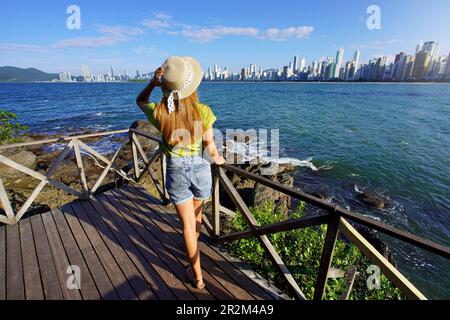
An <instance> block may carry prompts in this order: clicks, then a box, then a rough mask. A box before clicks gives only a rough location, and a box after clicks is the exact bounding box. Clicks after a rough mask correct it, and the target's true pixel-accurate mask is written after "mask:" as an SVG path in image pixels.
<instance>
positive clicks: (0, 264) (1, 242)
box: [0, 226, 6, 300]
mask: <svg viewBox="0 0 450 320" xmlns="http://www.w3.org/2000/svg"><path fill="white" fill-rule="evenodd" d="M0 300H6V227H5V226H0Z"/></svg>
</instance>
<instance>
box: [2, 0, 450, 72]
mask: <svg viewBox="0 0 450 320" xmlns="http://www.w3.org/2000/svg"><path fill="white" fill-rule="evenodd" d="M72 4H74V5H78V6H79V7H80V9H81V29H80V30H69V29H67V27H66V20H67V18H68V17H69V14H67V13H66V9H67V7H68V6H69V5H72ZM372 4H375V5H378V6H379V7H380V9H381V29H380V30H369V29H368V28H367V26H366V20H367V18H368V16H369V15H368V14H367V12H366V10H367V8H368V6H369V5H372ZM0 9H1V10H0V30H2V31H1V33H0V66H3V65H13V66H18V67H37V68H39V69H42V70H44V71H47V72H59V71H69V72H72V73H73V74H80V73H81V65H82V64H88V65H89V66H90V69H91V71H92V72H94V73H100V72H101V73H104V72H107V71H108V70H109V66H110V65H113V66H114V67H115V69H116V70H117V71H118V72H123V70H124V69H125V68H126V69H128V72H129V73H130V74H134V73H135V71H136V70H137V69H139V70H140V71H141V73H143V72H148V71H152V70H153V69H154V68H155V67H156V66H158V65H159V64H161V62H162V61H163V60H164V59H165V57H166V56H168V55H190V56H194V57H196V58H197V59H198V60H200V62H201V63H202V65H203V67H204V69H206V68H207V67H208V66H211V65H212V64H214V63H217V64H218V65H219V66H227V67H228V68H229V69H231V70H232V71H238V70H239V69H240V68H241V67H243V66H248V65H249V64H250V63H255V64H257V65H258V66H261V67H263V68H269V67H282V66H283V65H286V64H287V63H288V62H289V61H290V60H292V57H293V55H294V54H295V55H299V56H301V57H305V58H306V59H307V63H310V62H311V61H312V60H316V59H319V58H320V57H322V56H335V54H336V50H337V49H339V47H344V48H345V56H346V58H347V59H350V58H351V57H352V55H353V52H354V51H355V50H356V49H359V50H360V51H361V56H362V59H363V60H368V59H370V58H372V57H374V56H378V55H393V54H395V53H397V52H399V51H405V52H408V53H413V52H414V50H415V46H416V44H417V42H418V41H420V40H434V41H438V42H440V43H441V51H440V53H441V54H448V52H449V51H450V38H449V36H448V32H449V30H450V19H448V14H449V12H450V1H448V0H429V1H423V0H370V1H366V0H345V1H337V0H335V1H331V0H306V1H301V0H296V1H294V0H292V1H287V0H278V1H263V0H261V1H254V0H250V1H249V0H246V1H243V0H239V1H237V0H227V1H212V0H209V1H204V0H200V1H173V0H164V1H154V0H145V1H144V0H142V1H141V0H136V1H134V0H129V1H120V2H119V1H84V0H82V1H80V0H72V1H65V0H58V1H44V0H43V1H20V0H15V1H11V0H2V2H1V4H0Z"/></svg>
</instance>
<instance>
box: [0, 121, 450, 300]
mask: <svg viewBox="0 0 450 320" xmlns="http://www.w3.org/2000/svg"><path fill="white" fill-rule="evenodd" d="M123 133H126V136H125V137H124V138H123V140H122V141H121V143H120V145H119V147H118V149H117V150H116V151H115V153H114V154H113V156H112V157H111V159H107V158H106V157H105V156H103V155H101V154H99V153H98V152H96V151H95V150H94V149H92V148H91V147H89V146H88V145H86V144H85V143H83V142H82V141H81V140H82V139H86V138H93V137H98V136H107V135H113V134H123ZM138 136H141V137H144V138H147V139H151V140H153V141H155V142H157V143H159V144H161V142H162V141H161V138H160V137H159V136H153V135H150V134H147V133H143V132H140V131H138V130H135V129H126V130H118V131H109V132H102V133H95V134H89V135H78V136H71V137H63V138H59V139H47V140H41V141H35V142H27V143H18V144H13V145H4V146H0V151H1V150H5V149H9V148H19V147H26V146H31V145H36V144H52V143H64V144H65V148H64V149H63V150H62V151H61V153H60V154H59V156H58V157H57V158H56V159H55V160H54V161H53V163H52V164H51V165H50V167H49V169H48V170H47V173H45V174H42V173H39V172H36V171H34V170H31V169H29V168H27V167H25V166H23V165H21V164H19V163H17V162H14V161H12V160H11V159H8V158H7V157H5V156H3V155H1V154H0V163H3V164H5V165H8V166H10V167H12V168H15V169H17V170H19V171H21V172H22V173H25V174H28V175H30V176H32V177H34V178H36V179H38V180H40V183H39V184H38V186H37V187H36V188H35V189H34V191H33V192H32V194H31V196H30V197H29V198H28V200H26V201H25V203H24V204H23V206H22V207H21V208H20V210H19V211H18V212H17V213H14V212H13V210H12V208H11V203H10V202H9V199H8V197H7V193H6V190H5V188H4V185H3V182H2V180H1V172H0V200H1V203H2V205H3V208H4V209H5V215H0V222H3V223H6V224H13V223H17V222H18V221H19V220H20V219H21V218H22V216H23V214H24V213H25V212H26V211H27V210H28V208H29V207H30V205H31V204H32V203H33V201H34V200H35V199H36V197H37V195H38V194H39V192H40V191H41V190H42V189H43V188H44V186H45V185H47V184H49V185H51V186H54V187H56V188H60V189H62V190H64V191H65V192H67V193H70V194H73V195H75V196H77V197H79V198H88V197H90V196H92V195H94V194H96V193H97V192H98V189H99V187H100V185H101V183H102V182H103V180H104V179H105V177H106V175H107V174H108V172H110V171H111V170H113V171H115V172H117V174H119V175H120V176H121V177H122V178H124V179H125V180H128V181H134V182H139V181H140V180H141V179H142V177H143V176H144V174H145V173H148V174H149V175H150V177H151V179H152V181H153V183H154V185H155V187H156V190H157V192H158V193H159V195H160V197H161V199H162V200H163V201H164V202H167V201H168V200H169V197H168V195H167V191H166V188H165V163H166V162H165V155H164V153H163V152H161V151H162V148H161V147H160V148H159V149H158V150H157V151H156V152H154V153H153V155H152V156H151V157H150V158H149V157H148V155H147V154H146V152H145V151H144V150H143V148H142V146H141V144H140V143H139V140H138V138H137V137H138ZM128 143H130V144H131V151H132V168H131V169H130V170H129V171H128V172H124V171H123V170H122V169H121V168H118V167H117V165H116V160H117V159H118V156H119V154H120V152H121V151H122V150H123V149H124V147H125V146H126V145H127V144H128ZM80 149H83V151H84V152H87V153H88V154H89V155H91V156H92V157H95V158H96V159H98V160H100V161H102V162H103V163H104V164H105V165H106V166H105V167H104V169H103V171H102V173H101V174H100V176H99V178H98V179H97V181H96V182H95V183H94V185H93V187H92V188H91V189H88V186H87V182H86V176H85V173H84V168H83V161H82V156H81V152H80ZM71 150H73V151H74V154H75V161H76V163H77V166H78V171H79V175H80V181H81V186H82V192H81V193H80V192H78V191H76V190H74V189H72V188H70V187H69V186H67V185H65V184H63V183H62V182H59V181H56V180H54V179H52V175H53V174H54V173H55V172H56V170H57V168H58V167H59V165H60V164H61V163H62V161H64V159H65V158H66V157H67V156H68V155H69V154H70V151H71ZM158 158H161V161H160V165H161V181H159V180H158V179H157V177H156V176H155V173H154V172H153V171H152V170H151V168H150V166H151V165H152V164H153V163H155V161H157V159H158ZM142 165H143V168H141V167H142ZM212 171H213V193H212V221H209V220H208V219H207V218H206V217H205V216H204V222H205V228H206V230H207V232H208V233H209V235H210V237H211V238H212V239H213V240H214V241H216V242H217V243H226V242H230V241H235V240H239V239H245V238H250V237H255V238H257V239H258V240H259V242H260V244H261V246H262V247H263V248H264V250H265V251H266V252H267V253H268V255H269V257H270V258H271V260H272V262H273V263H274V266H275V267H276V268H277V270H278V271H279V273H280V274H281V275H282V277H283V278H284V279H285V281H286V283H287V284H288V287H289V288H290V290H291V292H292V294H293V295H294V297H296V298H297V299H305V295H304V294H303V292H302V291H301V290H300V288H299V286H298V284H297V283H296V281H295V279H294V277H293V276H292V274H291V272H290V271H289V269H288V268H287V267H286V265H285V264H284V263H283V261H282V259H281V258H280V256H279V255H278V253H277V252H276V250H275V248H274V246H273V245H272V243H271V242H270V240H269V237H268V235H271V234H275V233H278V232H286V231H290V230H295V229H302V228H307V227H314V226H319V225H323V224H326V225H327V233H326V235H325V242H324V246H323V250H322V256H321V260H320V267H319V271H318V275H317V280H316V284H315V290H314V299H317V300H319V299H322V298H323V296H324V292H325V288H326V283H327V280H328V278H329V275H330V270H331V268H330V267H331V261H332V258H333V251H334V248H335V245H336V240H337V238H338V235H339V233H342V234H343V235H345V237H346V238H347V239H349V240H350V241H351V242H352V243H354V244H355V245H356V247H357V248H358V249H359V250H361V252H362V253H363V254H365V255H366V256H367V257H368V258H369V260H371V261H372V263H374V264H376V265H377V266H378V267H379V268H380V270H381V272H382V273H383V274H384V275H385V276H386V277H387V278H388V279H389V280H390V281H391V282H392V283H393V284H394V285H396V286H397V287H398V288H399V289H400V290H401V291H402V292H403V294H404V295H405V296H406V297H407V298H409V299H421V300H425V299H426V297H425V296H424V295H423V294H422V293H421V292H420V291H419V290H418V289H417V288H416V287H415V286H414V285H413V284H412V283H411V282H410V281H409V280H408V279H407V278H406V277H405V276H403V275H402V274H401V273H400V271H399V270H398V269H396V268H395V267H394V266H393V265H392V264H391V263H390V262H389V261H388V260H387V259H386V258H384V257H383V255H381V254H380V253H379V252H378V251H377V250H376V249H375V248H374V247H373V246H372V245H371V244H370V243H369V242H368V241H367V240H366V239H365V238H364V237H363V236H362V235H361V234H360V233H359V232H358V231H357V230H356V229H355V228H354V227H353V226H352V225H351V224H350V221H351V222H353V223H356V224H359V225H363V226H366V227H368V228H370V229H374V230H377V231H380V232H382V233H384V234H386V235H389V236H391V237H394V238H396V239H399V240H402V241H404V242H407V243H410V244H412V245H414V246H415V247H418V248H421V249H424V250H427V251H429V252H432V253H434V254H437V255H439V256H442V257H444V258H447V259H449V258H450V248H449V247H445V246H442V245H439V244H436V243H434V242H432V241H429V240H426V239H423V238H420V237H418V236H415V235H413V234H411V233H408V232H405V231H402V230H398V229H396V228H393V227H391V226H388V225H386V224H383V223H380V222H377V221H375V220H373V219H370V218H366V217H363V216H361V215H359V214H356V213H353V212H351V211H349V210H345V209H343V208H340V207H339V206H336V205H334V204H332V203H329V202H326V201H323V200H321V199H319V198H316V197H314V196H312V195H310V194H307V193H304V192H302V191H299V190H296V189H293V188H289V187H287V186H285V185H283V184H280V183H277V182H274V181H272V180H270V179H267V178H265V177H262V176H259V175H256V174H253V173H250V172H247V171H245V170H242V169H240V168H238V167H236V166H232V165H227V164H224V165H221V166H216V165H213V166H212ZM227 171H228V172H230V173H233V174H236V175H238V176H240V177H244V178H247V179H250V180H253V181H255V182H257V183H260V184H262V185H265V186H267V187H269V188H272V189H274V190H276V191H279V192H281V193H283V194H286V195H288V196H290V197H293V198H295V199H297V200H300V201H304V202H305V203H307V204H309V205H313V206H316V207H318V208H320V209H323V210H324V211H325V212H326V213H325V214H323V215H319V216H314V217H305V218H297V219H291V220H287V221H283V222H279V223H275V224H271V225H265V226H261V225H259V223H258V221H257V220H256V219H255V217H254V216H253V215H252V213H251V211H250V210H249V208H248V206H247V204H246V203H245V202H244V200H243V199H242V197H241V196H240V195H239V193H238V191H237V190H236V188H235V187H234V186H233V184H232V183H231V181H230V179H229V178H228V176H227V175H226V172H227ZM220 185H222V187H223V189H224V190H225V191H226V192H227V194H228V195H229V197H230V198H231V199H232V201H233V203H234V204H235V206H236V208H237V209H238V211H239V212H240V214H242V215H243V217H244V219H245V220H246V222H247V223H248V225H249V230H247V231H241V232H234V233H230V234H225V235H223V234H221V232H220V215H221V213H229V212H230V211H232V210H230V209H229V208H226V207H224V206H222V205H221V203H220V191H219V186H220ZM233 213H234V211H233ZM349 274H350V275H351V277H350V281H348V287H347V292H346V293H345V294H344V298H348V295H349V293H350V291H351V289H352V285H353V281H354V276H355V273H354V270H353V272H349Z"/></svg>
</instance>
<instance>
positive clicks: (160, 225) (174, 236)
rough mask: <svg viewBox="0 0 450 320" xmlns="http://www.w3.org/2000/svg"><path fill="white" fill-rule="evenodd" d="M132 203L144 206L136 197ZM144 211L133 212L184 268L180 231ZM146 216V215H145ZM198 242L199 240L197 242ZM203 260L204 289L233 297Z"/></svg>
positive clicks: (224, 298)
mask: <svg viewBox="0 0 450 320" xmlns="http://www.w3.org/2000/svg"><path fill="white" fill-rule="evenodd" d="M131 201H132V202H133V203H136V204H139V205H141V208H145V207H143V206H142V204H140V203H139V200H138V199H131ZM143 210H145V211H141V210H139V211H138V212H134V214H135V215H139V216H140V217H141V218H143V216H144V217H146V218H147V219H148V220H147V222H148V223H147V224H146V227H148V228H149V230H151V232H152V233H153V235H154V236H155V237H157V238H158V239H159V240H160V241H161V242H162V243H163V244H164V245H165V246H166V248H167V249H168V250H170V251H171V252H172V253H173V254H174V256H176V257H177V258H178V260H179V261H180V263H182V265H183V266H184V268H187V266H188V265H189V263H188V262H187V260H186V258H185V257H186V252H185V249H184V242H183V237H182V235H181V234H180V233H178V232H176V230H174V229H173V228H172V226H170V224H168V223H167V222H166V221H164V220H163V219H160V218H159V215H158V214H155V213H154V212H152V211H149V210H148V209H143ZM141 212H145V213H146V214H145V215H143V214H140V213H141ZM147 216H148V217H147ZM152 224H154V225H152ZM199 244H200V242H199ZM204 262H205V261H203V269H202V270H203V280H204V281H205V283H206V290H208V291H209V292H210V293H211V294H212V295H213V296H214V297H215V298H216V299H219V300H229V299H234V296H233V295H232V294H231V293H229V292H228V291H227V289H226V288H225V287H224V286H223V285H222V284H221V283H220V282H219V281H218V279H216V277H214V276H213V275H212V274H211V273H210V270H209V269H208V268H207V267H206V265H205V263H204Z"/></svg>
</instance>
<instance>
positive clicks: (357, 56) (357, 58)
mask: <svg viewBox="0 0 450 320" xmlns="http://www.w3.org/2000/svg"><path fill="white" fill-rule="evenodd" d="M360 55H361V53H360V52H359V50H356V51H355V54H354V55H353V62H354V63H355V72H354V74H355V75H356V72H357V71H358V69H359V59H360Z"/></svg>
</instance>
